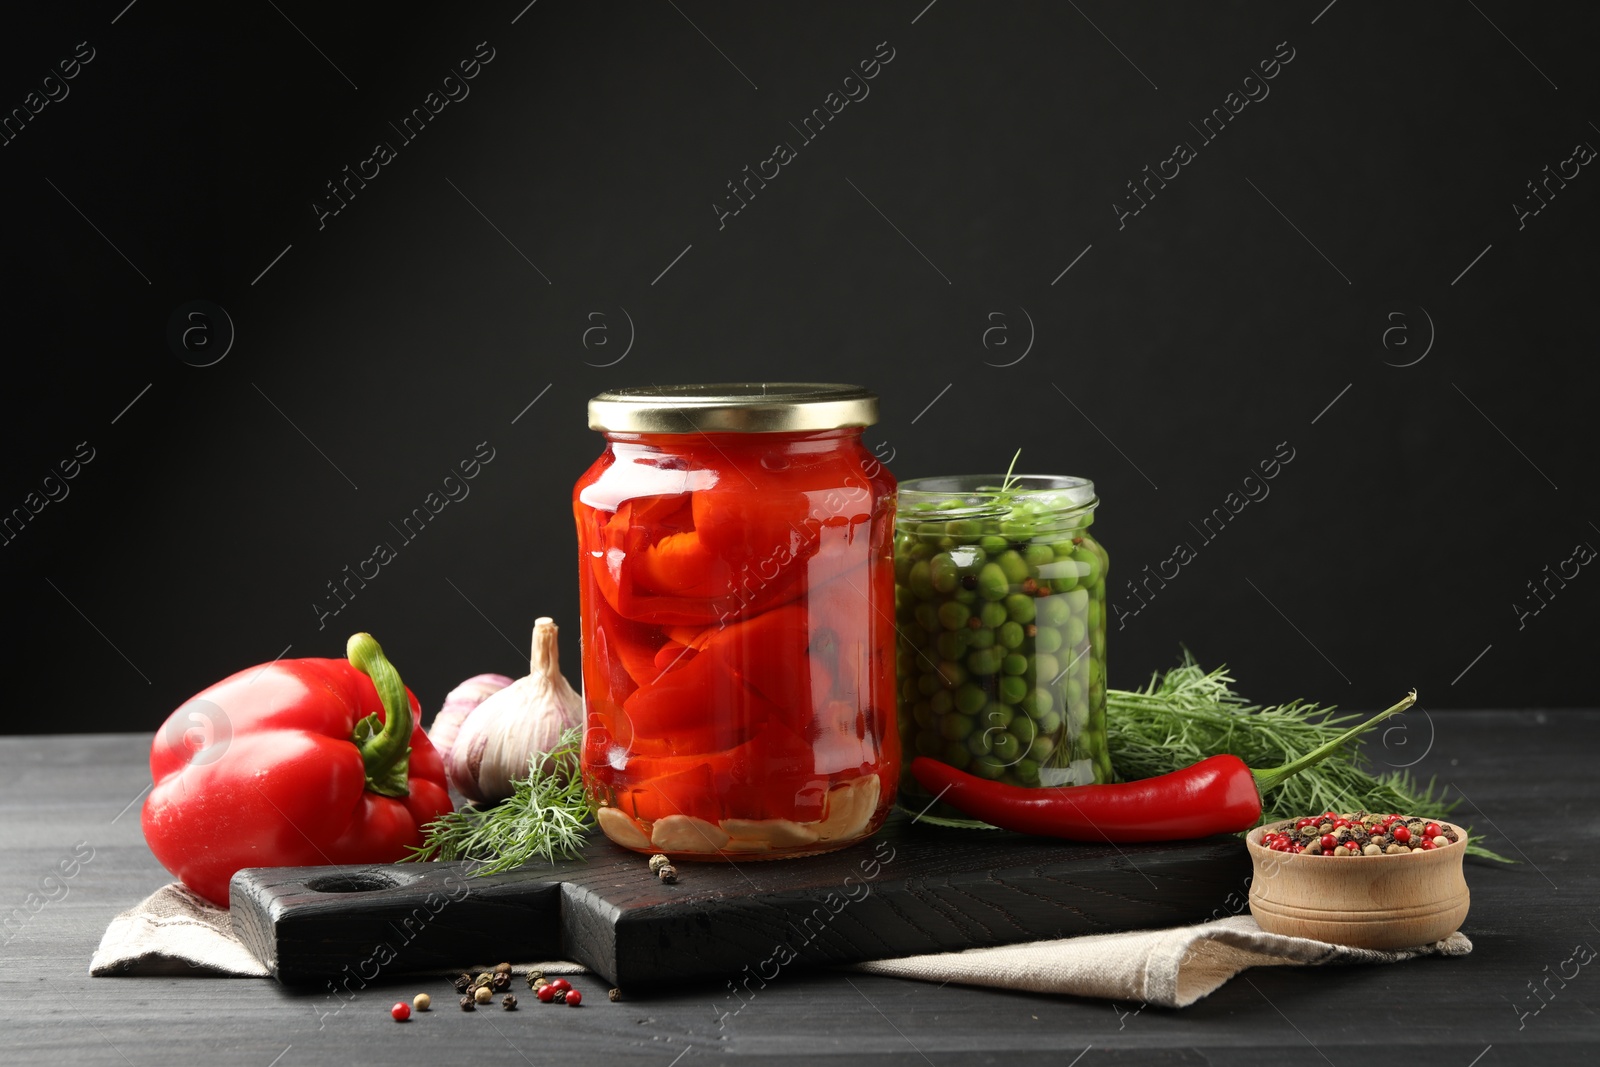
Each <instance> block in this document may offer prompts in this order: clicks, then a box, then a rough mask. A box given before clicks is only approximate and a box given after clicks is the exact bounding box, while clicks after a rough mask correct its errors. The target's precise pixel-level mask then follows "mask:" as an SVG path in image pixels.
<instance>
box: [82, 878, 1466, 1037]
mask: <svg viewBox="0 0 1600 1067" xmlns="http://www.w3.org/2000/svg"><path fill="white" fill-rule="evenodd" d="M1471 951H1472V942H1471V941H1468V940H1467V938H1466V937H1465V936H1464V935H1462V934H1461V933H1460V932H1457V933H1454V934H1451V935H1450V936H1449V937H1447V938H1445V939H1444V940H1443V941H1440V942H1437V943H1436V944H1432V945H1422V946H1419V947H1417V948H1411V949H1404V950H1401V951H1398V952H1375V951H1372V950H1370V949H1359V948H1345V947H1343V946H1342V945H1330V944H1326V943H1324V942H1321V941H1308V940H1306V939H1305V938H1301V937H1283V936H1281V935H1279V934H1269V933H1265V932H1264V931H1262V929H1261V928H1260V927H1259V926H1257V925H1256V922H1255V920H1254V919H1252V918H1251V917H1250V916H1248V915H1234V916H1231V917H1229V918H1226V919H1218V920H1216V921H1214V922H1207V923H1198V924H1195V925H1193V926H1178V927H1174V928H1172V929H1170V930H1133V931H1129V932H1127V933H1120V934H1086V935H1083V936H1080V937H1068V938H1063V939H1061V940H1058V941H1034V942H1029V943H1026V944H1020V945H1005V946H1002V947H1000V948H973V949H967V950H966V951H964V952H941V953H935V954H933V955H927V956H907V957H905V958H903V959H894V960H877V961H874V962H872V963H858V964H854V965H852V966H851V967H850V968H849V969H851V970H856V971H864V972H866V973H869V974H882V975H889V976H892V977H896V978H915V979H918V980H920V981H924V982H960V983H963V984H966V985H982V986H993V987H997V988H1001V989H1021V990H1027V991H1028V992H1032V993H1065V994H1070V995H1072V996H1079V997H1101V998H1107V999H1111V1000H1128V1001H1136V1002H1143V1003H1145V1004H1156V1005H1160V1006H1162V1007H1168V1008H1182V1007H1186V1006H1188V1005H1190V1004H1193V1003H1194V1002H1195V1001H1197V1000H1199V999H1200V998H1201V997H1203V996H1205V995H1206V994H1208V993H1210V992H1211V991H1213V990H1215V989H1216V988H1218V987H1219V986H1221V985H1222V984H1223V983H1224V982H1226V981H1227V980H1228V979H1230V978H1232V977H1233V976H1234V975H1236V974H1238V973H1239V972H1240V971H1243V970H1245V969H1246V968H1249V967H1285V966H1317V965H1320V964H1325V963H1399V962H1401V961H1402V960H1408V959H1413V958H1415V957H1417V956H1428V955H1439V956H1464V955H1466V954H1467V953H1469V952H1471ZM472 962H474V961H470V960H464V961H462V965H463V966H465V965H466V964H468V963H472ZM476 962H478V963H479V964H482V965H485V966H487V965H489V964H490V963H491V962H492V961H485V960H480V961H476ZM516 966H517V968H518V969H519V970H521V969H523V968H524V967H529V966H537V967H540V968H541V969H543V970H545V971H546V972H548V973H552V974H579V973H582V972H583V967H581V966H579V965H578V964H576V963H568V962H561V961H557V962H550V963H535V964H517V965H516ZM89 973H90V974H93V975H143V974H156V975H173V974H197V975H213V976H217V975H221V976H234V977H240V978H260V977H265V976H266V974H267V970H266V968H265V967H263V966H262V965H261V963H260V962H259V961H258V960H256V958H255V957H254V956H252V955H251V954H250V953H249V951H248V950H247V949H246V948H245V947H244V945H243V943H241V942H240V941H239V939H238V938H237V937H235V936H234V933H233V922H232V919H231V918H230V916H229V913H228V911H227V910H226V909H224V908H219V907H217V906H216V905H214V904H211V903H210V902H208V901H206V900H204V899H202V898H200V897H198V896H196V895H195V894H193V893H191V892H190V891H189V890H187V889H185V888H184V887H183V886H181V885H178V884H176V883H174V884H172V885H167V886H163V887H162V888H160V889H158V890H156V891H155V892H154V893H152V894H150V896H149V897H147V898H145V900H144V901H143V902H142V903H140V904H139V905H137V906H136V907H133V908H130V909H129V910H128V911H125V912H123V913H122V914H121V915H118V916H117V917H116V918H115V919H113V920H111V925H110V926H109V927H107V928H106V932H105V936H103V937H102V938H101V939H100V947H99V948H98V949H96V950H95V954H94V958H93V959H92V960H91V961H90V962H89Z"/></svg>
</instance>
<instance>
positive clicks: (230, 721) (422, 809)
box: [143, 634, 451, 907]
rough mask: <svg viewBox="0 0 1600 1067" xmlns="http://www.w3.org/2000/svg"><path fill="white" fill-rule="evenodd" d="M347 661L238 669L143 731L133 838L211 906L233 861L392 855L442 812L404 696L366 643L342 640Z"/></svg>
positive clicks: (366, 638) (373, 859)
mask: <svg viewBox="0 0 1600 1067" xmlns="http://www.w3.org/2000/svg"><path fill="white" fill-rule="evenodd" d="M347 654H348V657H349V658H348V659H345V660H334V659H289V660H278V661H276V662H273V663H269V664H266V665H265V666H261V667H252V668H250V669H249V670H245V671H240V672H239V673H238V674H235V675H233V676H232V677H230V678H225V679H223V680H222V681H220V682H218V683H217V684H216V685H213V686H212V687H211V688H209V689H206V690H204V691H202V692H200V693H198V694H196V695H195V696H194V697H191V698H190V699H189V700H187V701H185V702H184V703H183V704H182V705H181V706H180V707H179V708H178V709H177V710H176V711H174V712H173V713H172V715H171V716H170V717H169V718H168V719H167V722H166V725H164V726H163V727H162V728H161V730H160V732H158V733H157V734H156V737H155V741H154V743H153V744H152V745H151V747H150V773H151V776H152V777H153V778H154V779H155V786H154V788H153V789H152V790H151V792H150V797H149V799H148V800H146V801H145V805H144V816H143V822H144V836H145V840H146V841H147V842H149V844H150V850H151V851H152V852H154V853H155V855H156V859H158V860H160V861H161V864H162V866H164V867H166V868H167V870H169V871H171V872H172V873H173V874H174V875H176V876H177V877H178V879H179V880H180V881H181V882H183V884H184V885H186V886H188V887H189V888H190V889H192V890H194V891H195V892H196V893H199V894H200V895H201V896H203V897H205V898H206V899H207V900H210V901H211V902H212V903H214V904H220V905H222V906H223V907H226V906H227V904H228V881H229V879H230V878H232V877H233V874H234V872H235V871H238V870H240V869H241V868H244V867H298V866H314V865H321V864H356V863H391V862H394V861H396V860H400V859H403V858H405V856H406V855H407V852H408V850H409V848H410V847H411V846H414V845H420V844H421V843H422V831H421V827H422V826H423V825H424V824H425V823H427V822H429V821H431V820H433V819H434V818H437V817H438V816H440V815H442V814H444V813H445V812H448V811H450V810H451V803H450V795H449V792H448V790H447V788H446V785H445V772H444V765H443V763H442V762H441V761H440V759H439V753H438V752H437V751H435V749H434V747H433V745H432V744H431V743H430V742H429V741H428V737H427V735H426V734H424V733H423V732H422V727H421V725H420V724H418V722H417V719H418V715H417V703H416V698H415V697H413V696H412V695H411V691H410V690H408V689H407V688H406V687H405V684H404V683H403V682H401V681H400V675H399V673H398V672H396V671H395V669H394V667H393V666H392V665H391V664H390V663H389V661H388V660H387V659H385V658H384V655H383V650H382V649H381V648H380V647H379V646H378V643H377V642H376V641H374V640H373V639H372V637H371V636H370V635H368V634H356V635H355V636H354V637H352V638H350V641H349V644H348V646H347ZM197 725H203V726H204V727H205V731H204V736H202V737H199V738H196V736H195V735H196V734H197V733H199V731H198V730H197V728H196V726H197Z"/></svg>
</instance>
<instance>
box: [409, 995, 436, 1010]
mask: <svg viewBox="0 0 1600 1067" xmlns="http://www.w3.org/2000/svg"><path fill="white" fill-rule="evenodd" d="M411 1006H412V1007H413V1008H416V1009H417V1010H418V1011H427V1010H428V1009H429V1008H431V1007H433V998H432V997H430V996H428V994H426V993H418V994H417V995H416V996H414V997H412V998H411Z"/></svg>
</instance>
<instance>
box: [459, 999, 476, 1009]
mask: <svg viewBox="0 0 1600 1067" xmlns="http://www.w3.org/2000/svg"><path fill="white" fill-rule="evenodd" d="M461 1010H462V1011H477V1010H478V1005H477V1002H476V1001H474V1000H473V999H472V998H471V997H462V998H461Z"/></svg>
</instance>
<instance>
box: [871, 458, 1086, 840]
mask: <svg viewBox="0 0 1600 1067" xmlns="http://www.w3.org/2000/svg"><path fill="white" fill-rule="evenodd" d="M1002 487H1003V488H1002ZM1098 504H1099V498H1098V497H1096V496H1095V492H1094V483H1093V482H1090V481H1088V480H1086V479H1083V478H1065V477H1054V476H1047V475H1024V476H1020V477H1014V478H1010V479H1003V478H1001V477H998V476H971V477H953V478H919V479H916V480H914V481H909V482H906V483H904V484H903V485H901V486H900V491H899V511H898V515H897V517H896V520H895V620H896V622H897V624H898V630H899V637H898V645H897V650H896V657H895V662H896V672H895V680H896V685H897V687H898V690H897V693H898V696H899V711H900V715H899V719H900V738H901V743H902V747H903V748H904V749H905V753H906V762H907V766H908V767H909V764H910V760H911V758H912V757H913V756H930V757H932V758H934V759H937V760H941V761H943V762H945V763H948V764H950V765H952V766H954V767H958V768H960V769H962V770H965V771H967V772H969V773H971V774H976V775H979V776H981V777H983V778H989V779H994V780H997V781H1003V782H1009V783H1011V784H1013V785H1022V786H1041V785H1044V786H1060V785H1087V784H1090V783H1103V782H1109V781H1111V777H1112V771H1111V757H1110V753H1109V751H1108V749H1107V747H1106V600H1105V589H1106V584H1105V580H1106V570H1107V567H1108V566H1109V563H1110V560H1109V558H1108V557H1107V555H1106V550H1105V549H1104V548H1102V547H1101V546H1100V544H1099V542H1097V541H1096V540H1095V539H1094V538H1093V537H1092V536H1090V534H1089V525H1090V524H1091V523H1092V522H1093V521H1094V512H1095V507H1096V506H1097V505H1098ZM900 804H901V806H902V807H905V808H906V809H908V810H910V811H913V812H918V811H924V810H926V815H925V816H924V817H925V818H928V819H930V820H932V821H935V822H943V823H947V824H951V825H961V826H981V825H984V824H982V823H978V822H975V821H973V820H970V819H968V818H966V817H965V816H963V815H962V814H961V813H960V812H958V811H956V810H955V809H954V808H951V807H949V806H948V805H946V804H943V803H939V802H936V801H935V798H934V797H932V796H929V795H928V793H927V791H926V790H924V789H922V787H921V786H919V785H918V784H917V783H916V781H915V780H913V779H911V777H910V775H909V773H908V774H907V775H906V776H905V780H904V781H902V782H901V788H900ZM929 805H931V807H930V806H929Z"/></svg>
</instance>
